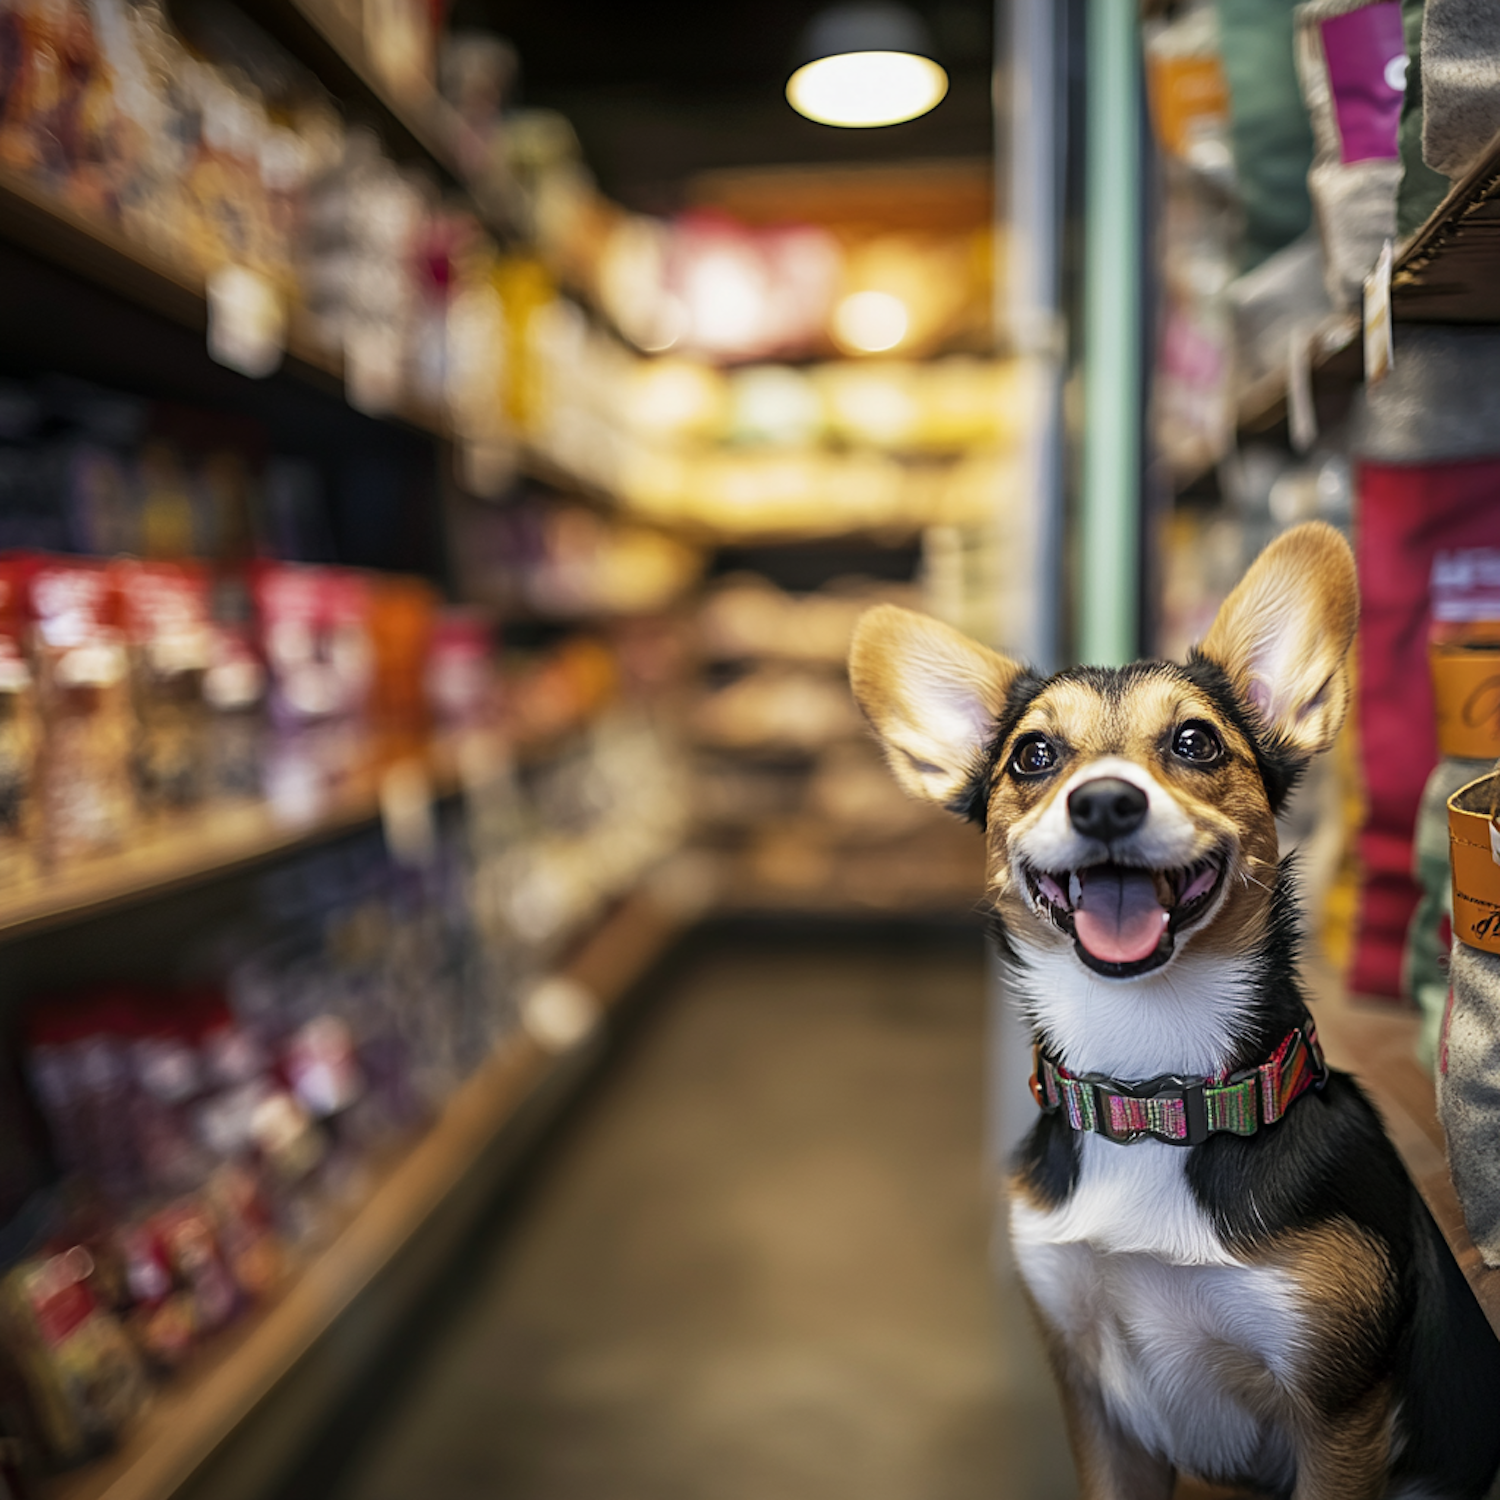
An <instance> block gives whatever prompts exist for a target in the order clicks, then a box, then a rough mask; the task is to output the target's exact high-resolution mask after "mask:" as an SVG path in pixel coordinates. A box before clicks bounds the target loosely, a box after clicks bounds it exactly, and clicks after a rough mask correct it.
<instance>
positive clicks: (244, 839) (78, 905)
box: [0, 754, 455, 943]
mask: <svg viewBox="0 0 1500 1500" xmlns="http://www.w3.org/2000/svg"><path fill="white" fill-rule="evenodd" d="M421 759H422V760H423V761H424V763H425V764H426V765H427V766H428V767H429V770H430V772H431V773H432V775H433V782H434V790H435V791H437V792H438V793H439V794H441V793H442V792H444V791H448V790H452V788H453V786H454V784H455V781H454V774H453V772H452V770H451V757H447V756H442V755H437V754H424V755H423V756H422V757H421ZM391 764H394V762H387V763H386V765H385V766H384V767H377V766H371V767H368V768H366V769H364V770H363V771H361V772H360V773H359V774H357V775H355V776H352V777H350V778H349V779H348V781H347V782H346V783H345V784H344V785H342V786H340V787H339V788H338V789H336V790H335V791H333V792H331V793H330V794H329V795H328V797H327V798H326V799H325V800H324V801H323V802H322V803H321V805H319V806H317V807H316V808H306V809H301V810H299V811H298V812H297V813H288V812H282V813H278V812H277V810H276V809H275V808H274V807H272V806H270V805H269V804H266V803H253V804H249V805H245V806H238V807H223V808H214V809H211V810H208V811H205V812H203V813H201V814H184V815H182V817H181V818H180V819H177V820H174V821H173V822H172V823H170V824H168V825H166V826H164V827H160V828H156V829H147V830H145V831H144V832H142V833H141V834H140V835H138V836H136V837H133V838H132V839H131V840H130V842H129V844H128V845H127V846H126V847H124V848H122V849H120V850H119V851H118V852H114V853H109V854H100V855H96V856H94V857H92V858H89V859H81V860H78V861H76V862H73V863H71V864H69V865H67V866H66V867H64V868H62V869H59V870H56V871H50V872H44V873H40V874H37V875H35V876H33V877H32V878H30V879H28V880H25V881H22V882H18V883H16V884H13V885H11V886H9V887H6V888H5V889H3V890H0V943H3V942H8V941H10V940H12V939H15V938H19V937H24V936H26V935H27V934H29V933H33V932H40V931H42V930H44V929H46V928H49V927H60V926H64V925H66V924H67V923H70V922H76V921H80V920H82V919H84V918H87V917H92V916H97V915H99V914H101V913H103V912H106V911H109V910H112V909H114V908H116V907H120V906H132V905H135V904H137V903H139V902H142V901H147V900H150V899H152V898H153V897H156V896H162V895H166V894H168V893H169V892H171V891H174V890H180V889H182V888H184V887H186V886H191V885H196V884H198V883H200V882H201V881H203V880H206V879H211V878H213V877H216V876H221V875H228V874H232V873H234V872H235V871H237V870H243V869H247V868H249V867H250V866H252V865H256V864H260V863H262V862H264V861H266V860H269V859H272V858H274V857H276V856H277V855H280V854H285V853H287V852H289V851H291V850H293V849H297V848H300V847H303V846H305V845H308V844H314V843H318V842H320V841H322V840H325V839H329V838H332V837H335V836H336V835H338V834H340V833H344V832H348V831H350V830H352V829H354V828H358V827H360V826H361V825H363V824H365V823H369V822H371V821H373V820H374V819H375V818H376V817H378V816H379V812H380V778H381V775H382V773H383V771H384V770H386V769H389V766H390V765H391Z"/></svg>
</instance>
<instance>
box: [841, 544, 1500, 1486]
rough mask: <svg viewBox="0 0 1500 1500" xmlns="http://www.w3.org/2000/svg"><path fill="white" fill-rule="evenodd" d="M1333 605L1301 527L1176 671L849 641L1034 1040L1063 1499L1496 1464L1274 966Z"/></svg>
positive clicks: (1346, 591)
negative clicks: (1068, 1483)
mask: <svg viewBox="0 0 1500 1500" xmlns="http://www.w3.org/2000/svg"><path fill="white" fill-rule="evenodd" d="M1358 613H1359V595H1358V586H1357V583H1356V579H1355V570H1354V559H1353V556H1352V554H1351V552H1350V550H1349V546H1348V544H1347V543H1346V542H1345V541H1344V540H1343V538H1342V537H1341V536H1340V535H1339V534H1338V533H1337V532H1336V531H1334V530H1333V529H1332V528H1331V527H1328V526H1325V525H1323V524H1321V523H1311V524H1309V525H1304V526H1299V527H1296V528H1294V529H1293V530H1291V531H1288V532H1286V533H1285V534H1283V535H1282V536H1281V537H1280V538H1278V539H1277V540H1276V541H1274V542H1272V543H1271V545H1270V546H1269V547H1267V548H1266V550H1265V551H1264V552H1263V553H1262V554H1261V555H1260V557H1259V558H1258V559H1257V560H1256V561H1255V563H1254V564H1253V565H1252V566H1251V568H1250V569H1249V571H1248V572H1247V573H1246V575H1245V577H1244V578H1243V579H1242V581H1241V582H1240V584H1239V585H1238V587H1236V588H1235V590H1234V591H1233V593H1231V594H1230V596H1229V598H1228V599H1227V600H1226V601H1225V603H1224V605H1223V608H1222V609H1221V610H1220V611H1219V613H1218V615H1217V616H1216V618H1215V619H1214V622H1213V625H1212V627H1211V628H1210V630H1209V632H1208V634H1207V636H1206V637H1205V639H1204V641H1203V643H1202V645H1201V647H1199V648H1197V649H1196V650H1194V651H1193V652H1192V653H1191V655H1190V656H1189V658H1188V660H1187V662H1186V664H1184V665H1178V664H1175V663H1170V662H1160V661H1147V662H1137V663H1135V664H1133V665H1131V666H1126V667H1120V668H1100V667H1078V668H1073V669H1070V670H1067V671H1062V672H1059V673H1057V674H1056V675H1054V676H1051V677H1047V678H1042V677H1039V676H1038V675H1036V674H1034V673H1033V672H1030V671H1028V670H1027V669H1026V668H1025V667H1023V666H1022V665H1020V664H1019V663H1017V662H1015V661H1012V660H1010V659H1008V658H1007V657H1005V656H1002V655H999V654H997V653H996V652H994V651H991V650H988V649H987V648H985V647H983V646H981V645H979V644H977V643H976V642H974V641H971V640H969V639H967V638H966V637H964V636H962V635H960V634H959V633H958V632H957V631H955V630H952V629H950V628H949V627H948V626H946V625H943V624H941V623H939V622H938V621H936V620H932V619H929V618H926V617H924V616H922V615H918V614H915V613H912V612H911V611H908V610H903V609H898V608H896V607H894V606H891V605H883V606H879V607H877V608H875V609H872V610H870V611H868V612H867V613H866V614H865V615H863V616H862V617H861V619H860V621H859V623H858V625H857V627H856V629H855V633H854V636H853V641H852V647H851V652H850V678H851V684H852V687H853V690H854V695H855V697H856V699H857V700H858V702H859V704H860V707H861V709H862V710H863V712H864V714H865V716H866V718H867V719H868V720H869V722H870V724H871V725H872V726H873V728H874V730H875V733H876V735H877V737H878V738H879V740H880V741H881V744H882V747H883V749H884V751H885V754H886V758H887V760H888V762H889V764H890V766H891V769H892V771H893V772H894V774H895V776H896V779H897V780H898V781H899V782H900V783H901V785H902V786H903V787H905V788H906V789H907V790H908V791H909V792H911V793H913V794H914V795H916V796H918V797H921V798H924V799H926V800H928V801H930V802H935V803H938V804H940V805H942V806H944V807H946V808H948V809H950V810H951V811H953V812H955V813H959V814H961V815H962V816H965V817H967V818H970V819H972V820H974V821H975V822H977V823H978V824H979V825H980V826H981V828H983V829H984V831H985V835H986V842H987V879H988V897H989V901H990V904H991V905H992V907H993V919H994V928H995V937H996V942H997V945H998V948H999V953H1000V957H1001V960H1002V963H1003V965H1004V967H1005V970H1006V973H1007V975H1008V987H1009V989H1010V990H1011V991H1012V992H1013V993H1014V994H1015V995H1016V996H1017V997H1019V1001H1020V1004H1021V1006H1022V1010H1023V1013H1024V1015H1025V1018H1026V1020H1027V1021H1028V1023H1029V1025H1030V1026H1031V1028H1032V1033H1033V1038H1034V1041H1035V1059H1036V1072H1035V1075H1034V1076H1033V1078H1032V1091H1033V1094H1034V1095H1035V1097H1036V1099H1037V1103H1038V1105H1039V1113H1038V1118H1037V1121H1036V1124H1035V1126H1034V1128H1033V1129H1032V1130H1031V1132H1030V1134H1029V1135H1028V1136H1027V1138H1026V1139H1025V1141H1024V1142H1023V1143H1022V1145H1021V1146H1020V1148H1019V1150H1018V1152H1017V1155H1016V1158H1015V1160H1014V1163H1013V1169H1012V1173H1011V1178H1010V1184H1009V1186H1010V1231H1011V1240H1012V1244H1013V1246H1014V1251H1015V1261H1016V1265H1017V1267H1018V1270H1019V1272H1020V1276H1021V1281H1022V1283H1023V1286H1024V1288H1025V1291H1026V1293H1027V1297H1028V1300H1029V1301H1030V1302H1031V1304H1032V1307H1033V1310H1034V1312H1035V1314H1036V1316H1037V1319H1038V1321H1039V1326H1040V1328H1041V1330H1042V1333H1043V1341H1044V1343H1045V1345H1046V1348H1047V1352H1048V1356H1049V1359H1050V1362H1051V1365H1052V1368H1053V1373H1054V1375H1055V1377H1056V1381H1057V1385H1058V1387H1059V1389H1060V1392H1061V1395H1062V1404H1063V1410H1064V1415H1065V1418H1066V1423H1067V1428H1068V1435H1069V1440H1070V1443H1071V1446H1072V1450H1073V1457H1074V1461H1075V1463H1076V1466H1077V1469H1078V1475H1079V1482H1080V1493H1081V1494H1082V1495H1083V1496H1085V1497H1086V1500H1167V1497H1169V1496H1170V1495H1171V1494H1172V1492H1173V1485H1174V1483H1175V1479H1176V1476H1177V1474H1178V1473H1182V1474H1185V1475H1189V1476H1192V1477H1193V1478H1195V1479H1199V1480H1204V1481H1208V1482H1210V1483H1219V1484H1228V1485H1234V1486H1237V1487H1241V1488H1244V1489H1250V1490H1253V1491H1256V1492H1258V1493H1262V1494H1267V1495H1275V1496H1290V1497H1294V1500H1315V1497H1316V1500H1377V1497H1389V1500H1461V1497H1479V1496H1482V1495H1484V1494H1485V1492H1486V1490H1487V1489H1488V1487H1489V1485H1490V1482H1491V1480H1492V1479H1493V1477H1494V1475H1495V1472H1496V1469H1497V1468H1500V1341H1497V1340H1496V1338H1495V1335H1494V1333H1493V1332H1492V1331H1491V1329H1490V1327H1489V1324H1488V1322H1487V1321H1486V1319H1485V1317H1484V1315H1483V1313H1482V1312H1481V1310H1480V1308H1479V1306H1478V1304H1477V1302H1476V1301H1475V1299H1474V1297H1473V1294H1472V1292H1471V1291H1470V1289H1469V1287H1468V1285H1467V1283H1466V1282H1465V1280H1464V1278H1463V1276H1462V1274H1461V1273H1460V1272H1459V1270H1458V1269H1457V1267H1456V1265H1455V1263H1454V1261H1453V1258H1452V1256H1451V1254H1450V1253H1449V1252H1448V1249H1447V1247H1446V1246H1445V1245H1444V1244H1443V1242H1442V1240H1441V1237H1440V1236H1439V1234H1438V1232H1437V1229H1436V1228H1435V1226H1434V1224H1433V1222H1432V1219H1431V1217H1430V1215H1429V1214H1428V1212H1427V1209H1426V1207H1425V1205H1424V1204H1423V1203H1422V1201H1421V1199H1420V1198H1419V1197H1418V1195H1417V1193H1416V1190H1415V1189H1414V1187H1413V1186H1412V1183H1411V1181H1410V1179H1409V1177H1408V1176H1407V1174H1406V1171H1405V1168H1404V1167H1403V1166H1402V1164H1401V1161H1400V1159H1399V1158H1398V1156H1397V1155H1396V1152H1395V1150H1394V1148H1393V1147H1392V1146H1391V1144H1390V1142H1389V1141H1388V1139H1387V1138H1386V1135H1385V1132H1384V1130H1383V1128H1382V1126H1381V1124H1380V1122H1379V1119H1378V1117H1377V1115H1376V1114H1375V1111H1374V1110H1373V1108H1372V1107H1371V1105H1370V1104H1369V1102H1368V1101H1367V1100H1366V1099H1365V1096H1364V1095H1363V1094H1362V1093H1361V1092H1360V1090H1359V1088H1358V1086H1357V1085H1356V1084H1355V1083H1354V1082H1353V1080H1352V1079H1350V1078H1349V1077H1348V1076H1347V1075H1345V1074H1343V1073H1339V1072H1334V1071H1331V1070H1329V1069H1328V1068H1327V1067H1326V1065H1325V1064H1324V1062H1323V1059H1322V1054H1321V1051H1320V1049H1319V1047H1318V1043H1317V1035H1316V1031H1315V1029H1314V1027H1313V1024H1312V1021H1311V1019H1310V1016H1309V1013H1308V1010H1307V1005H1306V1000H1305V996H1304V992H1303V989H1302V987H1301V984H1300V982H1299V979H1298V973H1297V910H1296V905H1295V896H1294V893H1293V889H1292V881H1291V874H1290V871H1289V869H1288V866H1287V865H1286V864H1284V863H1281V862H1279V858H1278V843H1277V831H1276V814H1277V812H1278V810H1279V809H1280V808H1281V807H1282V805H1283V804H1284V802H1285V800H1286V798H1287V795H1288V793H1289V792H1290V791H1291V789H1292V787H1293V785H1294V784H1295V783H1296V781H1297V778H1298V776H1299V775H1300V774H1301V773H1302V771H1303V770H1304V769H1305V767H1306V766H1307V765H1308V763H1309V762H1310V761H1311V759H1312V757H1313V756H1315V755H1317V754H1319V753H1320V752H1322V751H1324V750H1326V749H1328V747H1329V746H1330V745H1331V744H1332V743H1333V741H1334V739H1335V736H1336V735H1337V734H1338V732H1339V729H1340V726H1341V725H1342V723H1343V720H1344V716H1345V713H1346V710H1347V707H1348V703H1349V696H1350V688H1349V675H1348V656H1349V651H1350V647H1351V645H1352V643H1353V639H1354V632H1355V626H1356V623H1357V619H1358Z"/></svg>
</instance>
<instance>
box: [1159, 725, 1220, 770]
mask: <svg viewBox="0 0 1500 1500" xmlns="http://www.w3.org/2000/svg"><path fill="white" fill-rule="evenodd" d="M1172 753H1173V754H1174V755H1175V756H1176V757H1177V758H1178V759H1179V760H1186V761H1191V762H1192V763H1193V764H1194V765H1195V766H1211V765H1213V763H1214V762H1215V761H1216V760H1218V759H1220V757H1222V755H1223V754H1224V746H1223V744H1222V743H1221V742H1220V740H1219V737H1218V735H1216V734H1215V733H1214V732H1213V730H1212V729H1210V728H1209V727H1208V725H1207V724H1197V723H1193V724H1184V725H1183V726H1182V728H1181V729H1179V730H1178V731H1177V737H1176V738H1175V739H1174V740H1173V741H1172Z"/></svg>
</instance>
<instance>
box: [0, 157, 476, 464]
mask: <svg viewBox="0 0 1500 1500" xmlns="http://www.w3.org/2000/svg"><path fill="white" fill-rule="evenodd" d="M0 237H3V238H5V239H6V240H8V241H10V242H11V243H12V244H15V245H18V246H20V247H21V248H22V249H24V250H28V251H30V252H31V253H32V254H34V255H37V256H40V257H42V258H43V259H45V260H48V261H51V262H53V263H55V264H57V265H60V266H62V267H64V268H65V269H66V270H68V271H71V272H72V273H73V274H74V275H76V276H81V277H83V278H84V279H85V280H87V281H90V282H92V283H94V284H95V285H96V286H99V287H102V288H103V289H104V290H105V291H108V292H113V293H114V294H115V295H116V296H119V297H123V298H125V299H126V300H127V301H129V302H132V303H135V304H136V305H137V306H140V307H144V308H146V309H147V310H148V311H151V312H154V313H158V314H160V315H161V316H162V317H165V318H169V319H170V320H172V321H173V322H175V323H180V324H182V325H184V326H185V327H187V328H191V329H192V330H193V331H194V332H197V333H201V334H205V335H206V333H207V329H208V298H207V295H206V293H205V290H204V284H203V278H202V277H201V276H199V275H198V274H197V273H196V272H195V271H193V270H191V269H190V268H188V267H185V266H180V265H178V264H176V263H175V262H173V261H171V260H170V259H168V258H167V257H166V256H164V255H161V254H159V253H157V252H156V251H154V250H152V249H151V248H150V247H149V246H147V245H143V244H140V243H138V242H137V241H136V240H134V239H132V238H131V237H129V236H128V235H126V234H124V233H122V232H121V231H120V230H119V229H118V228H116V227H115V226H114V225H111V224H108V223H105V222H103V221H102V220H98V219H95V218H92V217H90V216H89V215H87V214H84V213H81V212H79V211H78V210H77V209H75V208H73V207H72V206H71V205H69V204H67V203H64V202H63V201H62V200H61V199H60V198H58V197H57V196H56V195H55V194H53V193H51V192H49V191H48V190H47V188H46V187H44V186H43V185H41V184H40V183H38V182H36V181H34V180H33V179H31V178H29V177H27V176H26V175H24V174H23V173H20V172H17V171H16V170H15V169H13V168H10V167H5V166H0ZM281 370H282V371H283V372H284V373H286V374H288V375H291V376H293V377H294V378H296V379H298V380H300V381H302V382H304V383H305V384H308V385H311V386H313V387H315V388H316V389H318V390H320V391H322V392H323V393H324V394H326V395H331V396H338V397H340V398H342V396H343V394H344V368H343V360H342V359H341V358H340V357H339V356H338V355H336V354H334V353H331V352H329V351H328V350H325V349H323V348H321V347H319V346H318V345H317V344H315V343H313V342H312V340H310V339H309V338H307V336H306V335H305V334H304V333H303V332H302V331H301V330H299V329H298V328H297V326H296V323H295V320H294V321H293V326H292V328H291V330H290V333H289V335H288V339H287V350H286V357H285V359H284V360H283V362H282V366H281ZM391 417H392V418H393V419H394V420H396V421H399V422H401V423H403V424H405V425H406V426H408V427H413V428H416V429H417V430H418V431H421V432H425V433H428V434H430V435H432V436H435V437H444V436H446V435H447V424H446V422H445V421H444V419H443V416H442V414H441V413H439V412H436V411H430V410H426V409H423V408H422V407H419V406H418V405H416V404H415V403H406V404H405V405H403V406H402V407H401V408H400V409H399V410H397V411H394V412H392V413H391Z"/></svg>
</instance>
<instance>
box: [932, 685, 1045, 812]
mask: <svg viewBox="0 0 1500 1500" xmlns="http://www.w3.org/2000/svg"><path fill="white" fill-rule="evenodd" d="M1056 680H1057V679H1056V678H1042V677H1038V676H1037V675H1036V673H1035V672H1033V671H1032V670H1031V669H1030V668H1029V667H1023V668H1022V669H1021V671H1020V672H1019V673H1018V674H1017V676H1016V679H1015V681H1014V682H1012V683H1011V685H1010V691H1009V692H1007V693H1006V695H1005V706H1004V708H1002V709H1001V710H1000V717H999V718H998V719H997V720H996V721H995V732H994V734H993V735H991V736H990V742H989V744H988V745H986V746H985V748H984V753H983V754H982V755H981V756H980V758H979V760H978V762H977V763H976V764H975V766H974V769H973V770H972V771H970V772H969V777H968V780H967V781H965V782H964V784H963V788H962V790H961V791H960V792H959V793H958V795H957V796H955V797H953V798H951V799H950V800H949V801H948V802H947V803H946V804H945V805H946V806H947V808H948V811H949V812H952V813H957V814H958V816H959V817H961V818H964V819H965V820H967V821H968V822H970V823H977V824H978V825H979V826H980V827H981V828H983V827H984V826H985V821H986V819H987V817H988V815H989V807H990V779H991V777H992V776H993V775H994V774H995V762H996V761H997V760H998V759H999V757H1000V752H1001V751H1002V750H1003V749H1004V748H1005V742H1006V740H1008V739H1009V738H1010V737H1011V734H1012V733H1013V732H1014V730H1015V727H1016V725H1017V724H1019V723H1020V722H1021V715H1022V714H1024V713H1025V712H1026V710H1027V709H1028V708H1030V707H1031V703H1032V700H1033V699H1034V698H1035V697H1036V695H1037V694H1038V693H1040V692H1041V690H1042V689H1043V688H1044V687H1046V686H1047V683H1048V682H1055V681H1056Z"/></svg>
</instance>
